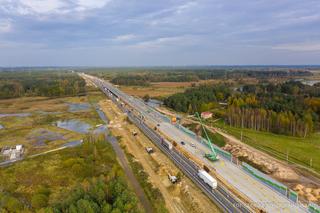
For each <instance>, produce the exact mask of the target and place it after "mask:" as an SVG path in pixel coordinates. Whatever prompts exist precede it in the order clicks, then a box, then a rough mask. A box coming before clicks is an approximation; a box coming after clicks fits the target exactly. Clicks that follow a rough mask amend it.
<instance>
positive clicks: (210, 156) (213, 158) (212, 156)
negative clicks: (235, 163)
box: [195, 112, 219, 161]
mask: <svg viewBox="0 0 320 213" xmlns="http://www.w3.org/2000/svg"><path fill="white" fill-rule="evenodd" d="M195 114H196V117H197V118H198V119H199V121H200V124H201V127H202V130H203V132H204V134H205V135H206V138H207V141H208V144H209V147H210V149H211V153H207V154H205V155H204V156H205V157H206V158H207V159H209V160H210V161H217V160H219V157H218V155H217V153H216V151H215V150H214V148H213V146H212V142H211V140H210V138H209V136H208V133H207V130H206V128H205V127H204V126H203V123H202V119H201V117H200V115H199V113H198V112H196V113H195Z"/></svg>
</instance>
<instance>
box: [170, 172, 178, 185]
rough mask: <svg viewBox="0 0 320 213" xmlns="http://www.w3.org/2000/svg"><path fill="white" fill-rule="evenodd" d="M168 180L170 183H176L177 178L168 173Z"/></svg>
mask: <svg viewBox="0 0 320 213" xmlns="http://www.w3.org/2000/svg"><path fill="white" fill-rule="evenodd" d="M168 178H169V180H170V181H171V183H176V182H177V180H178V178H177V177H176V176H174V175H170V173H168Z"/></svg>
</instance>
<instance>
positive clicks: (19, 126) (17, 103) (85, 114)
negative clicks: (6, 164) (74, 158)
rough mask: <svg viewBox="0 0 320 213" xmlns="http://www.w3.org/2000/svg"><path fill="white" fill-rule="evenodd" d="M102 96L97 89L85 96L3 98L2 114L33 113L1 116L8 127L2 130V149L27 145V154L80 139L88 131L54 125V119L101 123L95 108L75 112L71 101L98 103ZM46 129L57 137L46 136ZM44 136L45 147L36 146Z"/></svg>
mask: <svg viewBox="0 0 320 213" xmlns="http://www.w3.org/2000/svg"><path fill="white" fill-rule="evenodd" d="M102 98H103V96H102V93H101V92H94V91H93V92H90V93H88V95H87V96H81V97H63V98H44V97H24V98H17V99H6V100H0V114H6V113H8V114H11V113H29V115H28V116H24V117H17V116H12V117H11V116H10V117H2V118H1V117H0V124H1V125H3V126H4V127H5V128H4V129H1V130H0V148H2V147H4V146H15V145H16V144H23V145H24V146H25V147H26V154H27V155H29V154H36V153H39V152H43V151H47V150H49V149H53V148H57V147H59V146H60V145H62V144H64V143H66V142H68V141H73V140H79V139H81V138H83V137H84V134H81V133H77V132H73V131H68V130H65V129H62V128H58V127H56V126H55V125H53V124H54V122H56V121H58V120H70V119H76V120H79V121H82V122H85V123H87V124H90V125H91V126H92V127H95V126H96V125H97V124H101V120H100V118H99V115H98V114H97V112H96V110H95V109H94V107H90V108H89V109H88V110H85V111H73V112H71V111H69V110H68V109H69V105H68V103H81V104H84V103H90V104H95V103H96V102H98V101H99V100H101V99H102ZM43 131H47V132H49V135H50V134H53V135H55V136H56V139H54V137H52V138H53V139H50V138H51V136H43ZM41 137H48V138H46V139H44V140H45V145H44V146H39V145H36V142H34V141H35V140H37V139H36V138H41ZM30 138H31V139H30Z"/></svg>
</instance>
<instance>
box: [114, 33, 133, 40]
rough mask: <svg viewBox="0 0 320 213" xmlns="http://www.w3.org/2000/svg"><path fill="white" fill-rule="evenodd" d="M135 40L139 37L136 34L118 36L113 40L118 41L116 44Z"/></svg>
mask: <svg viewBox="0 0 320 213" xmlns="http://www.w3.org/2000/svg"><path fill="white" fill-rule="evenodd" d="M135 38H137V36H136V35H134V34H124V35H118V36H116V37H115V38H113V39H112V40H113V41H116V42H124V41H130V40H133V39H135Z"/></svg>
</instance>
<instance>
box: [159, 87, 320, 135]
mask: <svg viewBox="0 0 320 213" xmlns="http://www.w3.org/2000/svg"><path fill="white" fill-rule="evenodd" d="M229 86H230V85H229ZM229 86H228V85H201V86H199V87H195V88H191V89H188V90H186V91H185V92H184V93H179V94H174V95H172V96H170V97H168V98H167V99H165V101H164V104H165V105H166V106H168V107H170V108H173V109H174V110H176V111H180V112H187V113H190V114H193V113H194V112H196V111H198V112H203V111H208V110H209V111H213V112H219V110H220V111H221V107H222V106H221V105H220V104H219V102H223V103H226V104H227V107H226V108H225V110H224V112H223V113H215V115H216V116H217V117H222V118H224V119H225V121H226V122H227V123H228V124H229V125H231V126H235V127H241V128H250V129H254V130H258V131H268V132H273V133H278V134H286V135H292V136H299V137H306V136H307V135H309V134H310V133H312V132H313V131H314V130H315V129H316V128H319V118H320V86H318V85H314V86H309V85H304V84H302V83H301V82H295V81H288V82H284V83H280V84H272V83H267V84H262V83H260V84H256V85H253V84H250V85H244V86H243V87H239V88H238V90H237V91H235V90H231V89H230V87H229ZM217 109H219V110H217Z"/></svg>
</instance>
